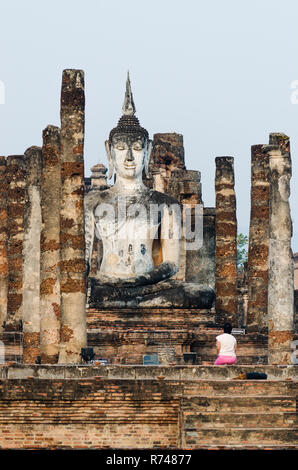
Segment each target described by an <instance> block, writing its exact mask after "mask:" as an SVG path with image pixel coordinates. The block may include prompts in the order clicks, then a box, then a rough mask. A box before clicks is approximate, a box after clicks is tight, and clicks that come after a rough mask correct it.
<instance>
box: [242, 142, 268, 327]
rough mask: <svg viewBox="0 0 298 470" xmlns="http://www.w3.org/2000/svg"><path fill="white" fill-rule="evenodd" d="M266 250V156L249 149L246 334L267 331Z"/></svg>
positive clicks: (261, 149)
mask: <svg viewBox="0 0 298 470" xmlns="http://www.w3.org/2000/svg"><path fill="white" fill-rule="evenodd" d="M268 251H269V155H268V153H267V152H266V151H264V146H263V145H253V146H252V147H251V209H250V228H249V248H248V272H247V282H248V307H247V308H248V310H247V328H248V331H249V332H251V331H257V332H262V331H266V330H267V324H268V318H267V311H268Z"/></svg>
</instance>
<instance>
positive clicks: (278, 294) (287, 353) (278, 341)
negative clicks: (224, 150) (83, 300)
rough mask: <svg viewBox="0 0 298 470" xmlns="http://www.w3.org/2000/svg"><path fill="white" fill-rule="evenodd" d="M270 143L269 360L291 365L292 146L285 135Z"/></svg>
mask: <svg viewBox="0 0 298 470" xmlns="http://www.w3.org/2000/svg"><path fill="white" fill-rule="evenodd" d="M269 142H270V144H271V145H269V146H267V147H266V150H267V151H268V153H269V168H270V218H269V276H268V361H269V364H290V363H291V353H292V351H291V341H292V339H293V317H294V267H293V258H292V250H291V237H292V221H291V213H290V205H289V196H290V179H291V174H292V165H291V156H290V143H289V138H288V137H287V136H285V135H284V134H271V135H270V141H269Z"/></svg>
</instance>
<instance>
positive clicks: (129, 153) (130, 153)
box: [125, 147, 134, 162]
mask: <svg viewBox="0 0 298 470" xmlns="http://www.w3.org/2000/svg"><path fill="white" fill-rule="evenodd" d="M125 160H126V161H128V162H132V161H133V160H134V158H133V153H132V148H131V147H128V151H127V154H126V159H125Z"/></svg>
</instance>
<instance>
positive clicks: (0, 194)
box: [0, 156, 8, 329]
mask: <svg viewBox="0 0 298 470" xmlns="http://www.w3.org/2000/svg"><path fill="white" fill-rule="evenodd" d="M0 259H1V261H0V329H1V327H2V325H3V322H4V321H6V315H7V283H8V278H7V276H8V262H7V180H6V158H5V157H2V156H0Z"/></svg>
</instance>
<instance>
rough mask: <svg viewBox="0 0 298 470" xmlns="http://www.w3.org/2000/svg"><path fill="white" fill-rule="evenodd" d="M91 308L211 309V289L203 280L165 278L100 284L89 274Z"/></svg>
mask: <svg viewBox="0 0 298 470" xmlns="http://www.w3.org/2000/svg"><path fill="white" fill-rule="evenodd" d="M90 283H91V294H90V301H89V305H90V307H91V308H127V307H128V308H154V307H160V308H165V307H166V308H187V309H188V308H202V309H210V308H212V305H213V303H214V300H215V294H214V290H213V289H211V288H210V287H208V286H205V285H203V284H196V283H191V282H182V281H176V280H173V279H171V280H165V281H161V282H158V283H157V284H152V285H147V286H135V287H130V286H129V287H126V286H121V287H112V286H108V285H101V284H100V282H98V280H97V279H96V278H90Z"/></svg>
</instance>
